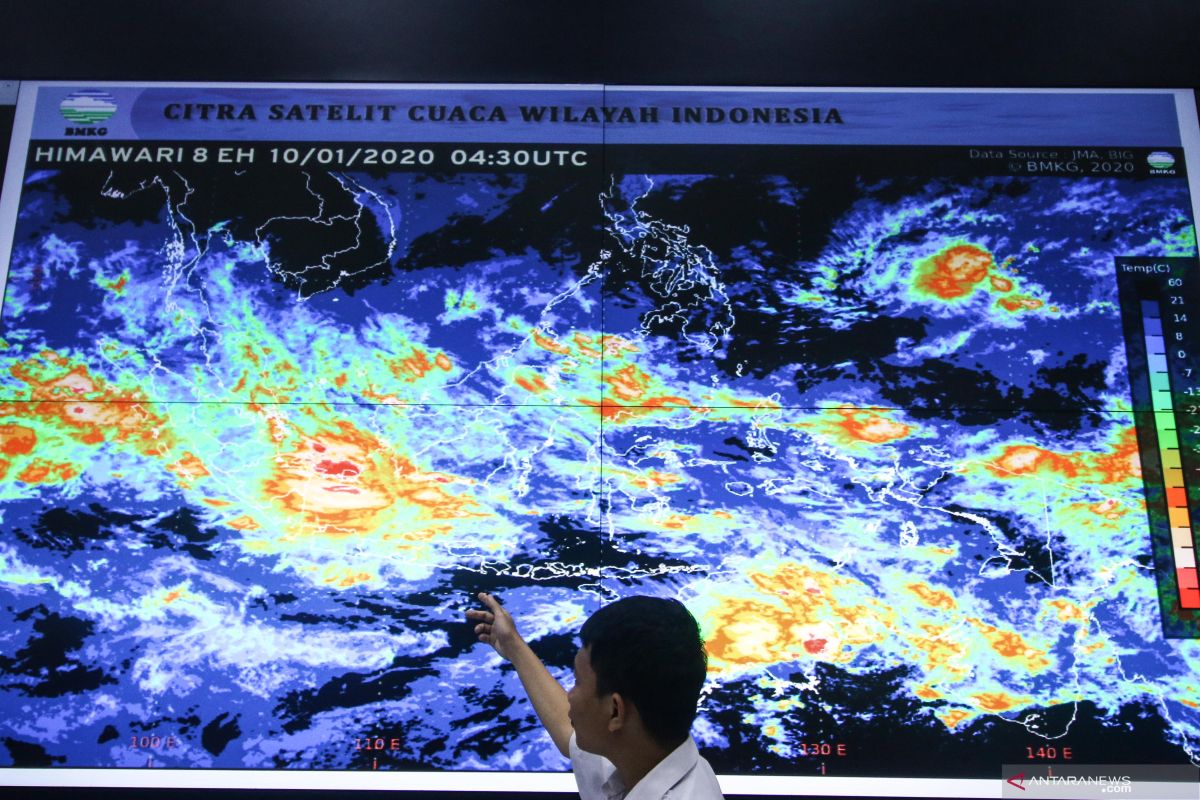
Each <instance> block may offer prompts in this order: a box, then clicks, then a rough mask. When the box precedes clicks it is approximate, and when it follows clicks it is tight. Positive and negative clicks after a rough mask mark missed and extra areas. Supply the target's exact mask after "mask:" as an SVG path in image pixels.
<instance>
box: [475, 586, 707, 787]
mask: <svg viewBox="0 0 1200 800" xmlns="http://www.w3.org/2000/svg"><path fill="white" fill-rule="evenodd" d="M479 600H480V601H481V602H482V603H483V604H484V605H485V606H486V607H487V608H486V609H473V610H471V611H468V612H467V616H468V617H469V618H470V619H472V620H475V621H476V622H477V623H478V624H477V625H476V626H475V633H476V635H477V636H478V637H479V641H481V642H484V643H486V644H490V645H491V646H492V647H494V648H495V649H496V652H497V653H499V654H500V655H501V656H502V657H503V658H506V659H508V660H509V661H510V662H512V665H513V666H514V667H515V668H516V670H517V676H518V677H519V678H520V679H521V685H522V686H524V687H525V691H526V692H527V693H528V694H529V699H530V700H531V701H532V702H533V708H534V711H536V712H537V715H538V719H540V720H541V722H542V725H544V726H545V727H546V730H547V732H549V734H550V738H551V739H553V740H554V744H555V746H557V747H558V751H559V752H560V753H562V754H563V755H564V756H567V757H568V758H570V759H571V767H572V769H574V771H575V782H576V783H577V784H578V785H579V794H580V796H581V797H582V798H583V800H622V798H623V799H624V800H651V799H652V798H694V799H695V800H710V798H717V799H718V800H719V798H721V797H722V795H721V787H720V786H718V785H717V779H716V776H715V775H713V771H712V767H710V766H709V765H708V762H707V761H705V760H704V759H703V758H701V757H700V753H699V752H698V751H697V750H696V743H695V742H694V741H692V737H691V734H690V731H691V727H692V720H694V719H695V717H696V703H697V701H698V700H699V699H700V689H701V688H702V687H703V686H704V676H705V671H706V663H707V658H706V656H705V653H704V642H703V641H702V640H701V638H700V628H699V626H698V625H697V624H696V620H695V618H694V617H692V615H691V614H690V613H689V612H688V610H687V609H686V608H684V607H683V604H682V603H680V602H679V601H677V600H666V599H663V598H659V597H626V598H624V599H622V600H618V601H617V602H615V603H611V604H609V605H607V606H604V607H603V608H601V609H600V610H599V611H597V612H596V613H595V614H593V615H592V616H591V617H590V618H589V619H588V620H587V622H585V623H584V624H583V628H582V629H581V630H580V632H579V638H580V640H581V641H582V643H583V646H582V647H580V648H579V652H577V653H576V654H575V685H574V686H573V687H572V688H571V691H570V692H567V691H564V690H563V688H562V686H560V685H559V684H558V681H556V680H555V679H554V676H553V675H551V674H550V672H549V671H548V670H547V669H546V666H545V665H544V664H543V663H542V662H541V659H539V658H538V657H537V656H536V655H534V653H533V650H531V649H530V648H529V645H528V644H526V643H525V640H524V639H522V638H521V635H520V634H519V633H517V628H516V625H515V624H514V623H513V618H512V616H511V615H510V614H509V613H508V612H507V611H506V610H504V608H503V607H502V606H501V605H500V603H499V602H498V601H497V600H496V598H495V597H493V596H492V595H490V594H486V593H483V592H481V593H480V594H479Z"/></svg>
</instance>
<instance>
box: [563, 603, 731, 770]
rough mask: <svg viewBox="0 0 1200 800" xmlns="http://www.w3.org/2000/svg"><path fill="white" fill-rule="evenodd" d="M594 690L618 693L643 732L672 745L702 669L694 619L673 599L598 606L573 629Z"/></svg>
mask: <svg viewBox="0 0 1200 800" xmlns="http://www.w3.org/2000/svg"><path fill="white" fill-rule="evenodd" d="M579 638H580V639H581V640H582V641H583V646H584V647H585V648H588V656H589V658H590V660H591V664H592V670H593V671H594V672H595V673H596V689H597V691H598V692H599V693H600V694H607V693H609V692H618V693H619V694H620V695H621V696H622V697H624V698H625V699H626V700H629V701H631V702H632V703H633V705H634V706H635V707H636V708H637V710H638V715H639V716H640V717H641V719H642V724H643V725H645V726H646V731H647V732H648V733H649V734H650V736H651V737H653V738H654V740H655V741H657V742H658V743H659V744H661V745H663V746H664V747H668V746H669V747H671V748H674V747H676V746H678V745H679V744H680V743H681V742H683V740H684V739H686V738H687V737H688V733H689V731H690V730H691V728H692V721H693V720H694V719H695V718H696V703H697V702H698V701H699V699H700V690H701V689H702V688H703V687H704V678H705V675H706V674H707V672H708V655H707V654H706V653H705V652H704V640H703V639H702V638H701V637H700V626H699V625H698V624H696V618H695V617H693V616H692V615H691V612H689V611H688V610H687V608H685V607H684V605H683V603H681V602H679V601H678V600H671V599H668V598H665V597H645V596H634V597H625V598H622V599H620V600H617V601H616V602H615V603H610V604H609V605H606V606H604V607H603V608H601V609H600V610H599V611H597V612H596V613H595V614H593V615H592V616H591V617H589V618H588V620H587V622H585V623H583V628H581V629H580V631H579Z"/></svg>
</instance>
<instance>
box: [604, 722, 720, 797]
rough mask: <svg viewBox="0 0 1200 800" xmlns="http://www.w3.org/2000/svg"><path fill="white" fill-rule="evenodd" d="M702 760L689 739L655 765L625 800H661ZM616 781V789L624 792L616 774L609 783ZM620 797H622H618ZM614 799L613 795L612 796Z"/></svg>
mask: <svg viewBox="0 0 1200 800" xmlns="http://www.w3.org/2000/svg"><path fill="white" fill-rule="evenodd" d="M699 760H700V751H699V750H697V749H696V743H695V742H694V741H692V737H690V736H689V737H688V738H687V739H685V740H684V741H683V744H681V745H679V747H676V748H675V749H674V750H672V751H671V752H670V754H669V755H668V756H667V757H666V758H664V759H663V760H662V761H660V762H658V763H657V764H655V765H654V769H652V770H650V771H649V772H647V773H646V777H644V778H642V779H641V780H640V781H638V782H637V785H636V786H634V787H633V791H632V792H630V793H629V795H628V796H627V797H626V798H625V800H650V798H661V797H663V796H664V795H666V793H667V792H668V791H670V790H671V789H672V788H673V787H674V786H675V785H676V784H678V783H679V782H680V781H682V780H683V779H684V778H686V777H687V775H688V773H690V772H691V771H692V769H693V768H695V766H696V762H697V761H699ZM612 781H615V782H616V787H614V788H617V787H620V788H621V789H622V790H623V789H624V786H623V785H621V779H620V777H619V776H618V775H617V774H616V773H613V776H612V777H611V778H609V782H612ZM608 788H609V787H608V783H606V784H605V791H608ZM617 796H618V797H619V796H620V795H617ZM610 797H612V795H610Z"/></svg>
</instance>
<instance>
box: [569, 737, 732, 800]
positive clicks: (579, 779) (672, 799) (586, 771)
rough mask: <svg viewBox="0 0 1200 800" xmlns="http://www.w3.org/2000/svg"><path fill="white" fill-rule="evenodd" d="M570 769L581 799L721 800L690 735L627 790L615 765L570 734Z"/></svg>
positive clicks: (716, 786)
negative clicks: (581, 747)
mask: <svg viewBox="0 0 1200 800" xmlns="http://www.w3.org/2000/svg"><path fill="white" fill-rule="evenodd" d="M569 749H570V753H571V769H573V770H574V771H575V783H576V784H577V785H578V786H579V796H580V797H581V798H582V800H659V798H662V800H723V797H724V795H722V794H721V787H720V786H719V785H718V784H717V776H716V775H714V774H713V771H712V767H710V766H709V765H708V762H707V761H705V760H704V759H703V758H701V757H700V751H699V750H697V749H696V743H695V742H694V741H692V737H690V736H689V737H688V738H687V741H685V742H684V743H683V744H681V745H679V747H676V748H675V749H674V750H672V751H671V753H670V754H669V755H668V756H667V757H666V758H664V759H663V760H662V761H660V762H658V763H657V764H655V765H654V769H652V770H650V771H649V772H647V773H646V777H644V778H642V779H641V780H640V781H638V782H637V785H635V786H634V787H633V791H632V792H627V790H626V789H625V784H624V783H622V782H621V776H620V775H618V774H617V768H616V767H615V766H613V763H612V762H611V761H609V760H608V759H607V758H605V757H604V756H598V755H596V754H595V753H589V752H588V751H586V750H581V749H580V748H579V745H578V744H576V743H575V734H574V733H572V734H571V743H570V747H569Z"/></svg>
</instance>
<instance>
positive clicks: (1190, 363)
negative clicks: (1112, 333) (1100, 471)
mask: <svg viewBox="0 0 1200 800" xmlns="http://www.w3.org/2000/svg"><path fill="white" fill-rule="evenodd" d="M1116 266H1117V289H1118V293H1119V296H1120V301H1121V318H1122V324H1123V328H1124V333H1125V344H1126V354H1127V357H1128V362H1129V384H1130V387H1129V388H1130V392H1131V394H1132V399H1133V418H1134V425H1135V427H1136V428H1137V438H1138V454H1139V456H1140V459H1141V465H1142V481H1143V486H1144V488H1145V494H1146V517H1147V521H1148V522H1149V526H1150V534H1151V541H1152V542H1153V549H1154V572H1155V577H1156V579H1157V582H1158V598H1159V609H1160V611H1161V615H1162V622H1163V634H1164V635H1165V636H1167V637H1168V638H1200V577H1198V572H1197V563H1196V562H1197V559H1196V544H1197V542H1196V527H1197V526H1196V523H1197V522H1198V521H1200V265H1198V264H1197V262H1196V259H1195V258H1175V257H1172V258H1143V257H1137V258H1118V259H1117V264H1116Z"/></svg>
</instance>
